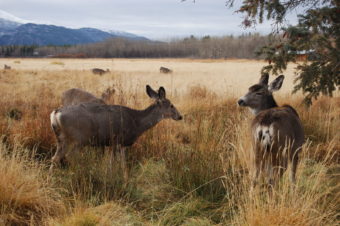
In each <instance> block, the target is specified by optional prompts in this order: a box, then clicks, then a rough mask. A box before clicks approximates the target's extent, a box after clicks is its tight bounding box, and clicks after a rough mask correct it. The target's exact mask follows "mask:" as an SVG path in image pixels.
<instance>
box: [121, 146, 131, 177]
mask: <svg viewBox="0 0 340 226" xmlns="http://www.w3.org/2000/svg"><path fill="white" fill-rule="evenodd" d="M120 157H121V159H120V162H121V166H122V169H123V172H124V181H125V183H127V181H128V176H129V175H128V170H127V167H126V153H125V147H120Z"/></svg>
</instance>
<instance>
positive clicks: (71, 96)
mask: <svg viewBox="0 0 340 226" xmlns="http://www.w3.org/2000/svg"><path fill="white" fill-rule="evenodd" d="M61 102H62V104H63V106H68V105H77V104H80V103H84V102H93V103H98V104H105V102H104V100H102V99H99V98H97V97H95V96H94V95H92V94H91V93H89V92H86V91H85V90H82V89H77V88H72V89H68V90H66V91H65V92H63V94H62V95H61Z"/></svg>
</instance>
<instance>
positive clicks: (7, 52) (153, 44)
mask: <svg viewBox="0 0 340 226" xmlns="http://www.w3.org/2000/svg"><path fill="white" fill-rule="evenodd" d="M269 38H270V37H269V36H262V35H260V34H257V33H256V34H245V35H241V36H232V35H230V36H224V37H210V36H205V37H203V38H196V37H194V36H190V37H188V38H184V39H176V40H172V41H169V42H157V41H131V40H126V39H120V38H113V39H108V40H106V41H103V42H99V43H93V44H85V45H72V46H0V57H60V58H111V57H117V58H165V57H171V58H177V57H178V58H179V57H190V58H248V59H251V58H259V56H257V55H256V54H255V52H256V50H258V49H259V48H260V47H262V46H264V45H265V44H266V43H267V42H268V40H269Z"/></svg>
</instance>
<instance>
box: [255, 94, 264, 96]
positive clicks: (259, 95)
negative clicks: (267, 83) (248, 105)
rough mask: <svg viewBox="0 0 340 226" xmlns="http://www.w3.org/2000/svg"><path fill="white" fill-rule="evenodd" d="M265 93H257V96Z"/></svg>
mask: <svg viewBox="0 0 340 226" xmlns="http://www.w3.org/2000/svg"><path fill="white" fill-rule="evenodd" d="M262 94H263V93H255V95H256V96H261V95H262Z"/></svg>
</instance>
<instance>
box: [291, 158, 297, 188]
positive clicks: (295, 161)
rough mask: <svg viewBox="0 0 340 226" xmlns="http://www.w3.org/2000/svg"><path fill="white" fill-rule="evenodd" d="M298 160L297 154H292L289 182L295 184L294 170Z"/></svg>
mask: <svg viewBox="0 0 340 226" xmlns="http://www.w3.org/2000/svg"><path fill="white" fill-rule="evenodd" d="M298 161H299V156H298V154H297V153H296V154H295V155H294V156H293V159H292V166H291V170H290V182H291V183H292V184H293V185H295V183H296V177H295V175H296V170H297V165H298Z"/></svg>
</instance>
